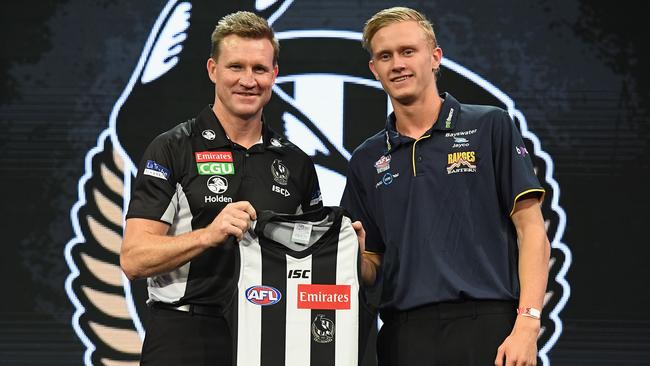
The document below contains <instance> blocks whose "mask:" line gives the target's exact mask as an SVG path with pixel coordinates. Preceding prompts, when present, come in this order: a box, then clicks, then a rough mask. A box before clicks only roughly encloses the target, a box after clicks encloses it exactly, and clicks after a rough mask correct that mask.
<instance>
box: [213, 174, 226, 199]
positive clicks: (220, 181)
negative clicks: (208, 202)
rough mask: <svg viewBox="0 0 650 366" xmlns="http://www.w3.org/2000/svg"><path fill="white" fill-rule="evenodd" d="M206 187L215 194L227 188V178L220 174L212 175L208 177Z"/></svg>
mask: <svg viewBox="0 0 650 366" xmlns="http://www.w3.org/2000/svg"><path fill="white" fill-rule="evenodd" d="M208 189H209V190H210V191H212V192H213V193H216V194H221V193H223V192H225V191H227V190H228V180H227V179H226V178H224V177H222V176H220V175H213V176H211V177H210V178H209V179H208Z"/></svg>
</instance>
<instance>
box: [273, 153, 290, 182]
mask: <svg viewBox="0 0 650 366" xmlns="http://www.w3.org/2000/svg"><path fill="white" fill-rule="evenodd" d="M271 174H273V180H275V181H276V182H278V184H282V185H283V186H286V185H287V182H289V169H287V167H286V166H284V164H282V161H280V160H278V159H275V160H274V161H273V164H271Z"/></svg>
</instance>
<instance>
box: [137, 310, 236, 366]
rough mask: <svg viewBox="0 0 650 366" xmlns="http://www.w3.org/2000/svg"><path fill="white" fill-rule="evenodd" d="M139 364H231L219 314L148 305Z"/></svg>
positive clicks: (226, 332)
mask: <svg viewBox="0 0 650 366" xmlns="http://www.w3.org/2000/svg"><path fill="white" fill-rule="evenodd" d="M149 315H150V316H149V322H148V323H147V329H146V335H145V337H144V344H143V345H142V355H141V358H140V365H143V366H146V365H156V366H158V365H170V366H171V365H188V366H199V365H200V366H203V365H210V366H221V365H227V366H231V365H232V341H231V336H230V330H229V328H228V326H227V324H226V321H225V319H224V318H223V317H220V316H214V315H201V314H195V313H189V312H182V311H177V310H169V309H162V308H157V307H149Z"/></svg>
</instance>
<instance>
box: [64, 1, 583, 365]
mask: <svg viewBox="0 0 650 366" xmlns="http://www.w3.org/2000/svg"><path fill="white" fill-rule="evenodd" d="M223 3H224V2H215V1H203V2H200V1H177V0H170V1H168V2H167V3H166V4H165V5H164V6H163V7H162V9H161V11H160V15H159V16H158V18H157V20H156V22H155V24H154V26H153V28H152V29H151V31H150V34H149V37H148V39H147V41H146V44H144V45H143V50H142V54H141V56H140V59H139V61H138V63H137V66H136V68H135V70H133V73H132V75H131V78H130V79H129V82H128V84H127V85H125V88H124V91H123V92H122V94H121V96H120V97H119V98H118V99H117V100H116V101H115V105H114V107H113V110H112V113H111V115H110V118H109V121H108V123H107V127H106V129H105V130H104V131H103V132H102V133H101V134H100V135H99V136H98V139H97V146H95V147H94V148H92V149H91V150H90V151H88V153H87V155H86V159H85V163H86V164H85V174H84V175H83V176H82V177H80V178H79V181H78V192H79V193H78V201H77V202H76V204H75V205H74V206H73V207H72V208H71V212H70V218H71V223H72V225H73V227H74V231H75V236H74V237H73V238H71V240H70V241H69V242H68V243H67V245H66V249H65V259H66V262H67V264H68V267H69V269H70V273H69V275H68V277H67V280H66V283H65V287H66V292H67V294H68V297H69V298H70V301H71V303H72V304H73V306H74V308H75V311H74V316H73V318H72V323H71V326H72V327H73V328H74V331H75V333H76V335H77V336H78V338H79V340H80V342H82V343H83V345H84V348H85V352H84V363H85V364H87V365H92V364H100V363H101V364H116V363H118V362H119V363H120V364H124V365H126V364H133V365H136V364H137V363H138V359H139V351H140V348H141V344H142V339H143V337H144V333H145V331H144V326H143V321H144V316H143V315H144V311H145V309H144V308H145V300H146V288H145V283H144V282H145V281H134V282H130V281H129V280H128V279H127V278H126V277H125V276H124V275H123V274H122V272H121V269H120V267H119V251H120V245H121V240H122V223H123V216H124V214H125V211H126V207H128V200H129V192H130V187H131V184H132V182H133V180H134V176H135V173H136V166H137V163H138V162H139V160H140V158H141V156H142V154H143V152H144V148H145V147H146V142H148V141H151V140H152V139H153V138H154V137H155V136H156V135H158V134H159V133H161V132H163V131H165V130H167V129H169V128H171V127H172V126H174V125H175V124H177V123H179V122H182V121H184V120H186V119H188V118H191V117H192V116H193V115H194V114H196V113H198V112H199V111H200V110H201V108H203V107H204V106H205V105H206V104H208V103H211V102H212V97H213V93H214V89H213V86H212V84H211V83H210V81H209V79H208V78H207V75H206V72H205V68H204V64H205V60H206V59H207V57H208V54H209V35H210V34H211V32H212V30H213V28H214V25H215V22H216V20H217V19H219V18H220V17H221V16H223V15H225V14H228V13H231V12H233V11H237V10H249V11H253V12H256V13H257V14H259V15H261V16H263V17H265V18H266V19H267V20H268V22H269V23H270V24H271V25H272V26H273V24H274V23H275V22H276V21H278V19H281V17H282V16H283V14H284V13H285V12H287V11H288V10H289V9H290V8H291V7H292V6H294V4H293V1H253V0H250V1H239V2H237V1H234V2H228V4H223ZM432 15H433V14H432ZM431 17H432V18H433V16H431ZM363 21H365V19H359V21H358V23H359V24H360V25H361V24H362V23H363ZM276 33H277V34H276V35H277V37H278V39H279V41H280V46H281V52H280V74H279V75H278V78H277V82H276V85H275V86H274V88H273V97H272V99H271V101H270V103H269V104H268V105H267V106H266V107H265V108H264V116H265V120H266V122H267V123H269V124H270V125H271V127H272V128H273V129H274V130H276V131H278V132H280V133H282V134H283V135H284V136H285V137H287V138H288V139H289V140H291V141H292V142H294V143H295V144H296V145H298V146H299V147H300V148H301V149H302V150H304V151H305V152H306V153H307V154H309V155H310V156H311V157H312V159H313V160H314V163H315V164H316V170H317V173H318V175H319V179H320V183H321V190H322V195H323V200H324V204H325V205H337V204H338V202H339V200H340V197H341V194H342V190H343V187H344V185H345V175H344V174H345V168H346V165H347V161H348V159H349V158H350V155H351V152H352V151H353V150H354V148H355V147H356V146H358V145H359V144H360V143H361V142H362V141H363V140H364V139H365V138H367V137H368V136H370V135H372V134H374V133H375V132H377V131H378V130H379V129H381V128H382V127H383V125H384V122H385V117H386V115H387V114H388V113H389V112H390V111H391V107H390V102H389V100H388V98H387V96H386V94H385V93H384V92H383V90H382V89H381V85H380V84H379V82H377V81H376V80H374V79H373V78H372V75H371V74H370V72H369V70H368V67H367V62H368V55H367V53H366V51H365V50H363V49H362V47H361V42H360V40H361V34H360V33H359V32H358V31H357V30H326V29H312V28H306V29H291V30H281V31H277V30H276ZM441 71H442V72H441V76H440V78H439V89H440V90H441V91H451V92H452V93H453V94H454V96H456V97H457V98H458V99H459V100H460V101H463V102H466V103H480V104H491V105H497V106H500V107H502V108H504V109H506V110H507V111H508V112H509V113H510V115H511V116H512V118H513V119H514V120H515V122H516V123H517V126H518V127H519V129H520V131H521V133H522V136H523V138H524V143H525V145H526V146H525V147H522V149H523V150H525V151H527V152H528V153H529V154H530V155H531V158H532V159H533V163H534V165H535V169H536V173H537V175H538V178H539V180H540V182H541V183H542V184H543V185H544V188H545V189H546V191H547V194H546V199H545V201H544V204H543V214H544V217H545V218H546V220H547V221H546V226H547V233H548V237H549V240H550V241H551V245H552V252H551V257H552V258H551V263H550V266H549V282H548V288H547V294H546V297H545V304H544V311H543V313H542V314H543V319H542V332H541V334H540V336H539V339H538V343H539V344H538V346H539V356H540V359H541V360H542V362H543V364H544V365H549V364H550V361H549V358H548V356H547V355H548V352H549V351H550V350H551V348H552V347H553V346H554V344H555V343H556V342H557V340H558V338H559V337H560V334H561V333H562V317H561V312H562V309H563V307H564V305H565V304H566V302H567V299H568V297H569V295H570V286H569V284H568V283H567V281H566V279H565V274H566V272H567V270H568V268H569V266H570V263H571V252H570V250H569V248H568V247H567V245H565V243H563V241H562V236H563V233H564V229H565V225H566V216H565V214H564V210H563V209H562V207H560V205H559V196H560V185H559V184H558V182H557V181H556V180H555V178H554V174H553V169H554V164H553V159H552V157H551V156H550V155H549V154H548V153H547V152H545V151H544V143H543V141H540V139H539V138H538V137H537V135H536V134H535V132H534V131H532V130H530V129H529V127H528V123H527V120H526V117H525V115H524V114H523V113H522V112H521V111H520V110H518V109H517V103H516V101H515V100H512V99H511V98H510V97H509V96H508V95H506V94H505V93H503V92H502V91H501V90H500V89H499V81H498V80H485V79H483V78H482V77H481V76H480V75H478V74H476V73H474V72H473V71H472V70H469V69H467V68H466V67H464V66H463V60H452V59H448V58H443V64H442V70H441Z"/></svg>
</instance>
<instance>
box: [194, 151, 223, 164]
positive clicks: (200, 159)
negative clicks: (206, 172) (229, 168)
mask: <svg viewBox="0 0 650 366" xmlns="http://www.w3.org/2000/svg"><path fill="white" fill-rule="evenodd" d="M194 156H195V157H196V162H197V163H209V162H213V161H216V162H221V163H229V162H232V152H230V151H195V152H194Z"/></svg>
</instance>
